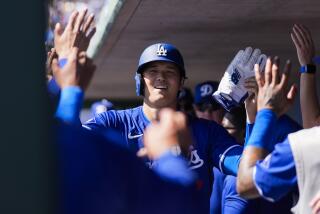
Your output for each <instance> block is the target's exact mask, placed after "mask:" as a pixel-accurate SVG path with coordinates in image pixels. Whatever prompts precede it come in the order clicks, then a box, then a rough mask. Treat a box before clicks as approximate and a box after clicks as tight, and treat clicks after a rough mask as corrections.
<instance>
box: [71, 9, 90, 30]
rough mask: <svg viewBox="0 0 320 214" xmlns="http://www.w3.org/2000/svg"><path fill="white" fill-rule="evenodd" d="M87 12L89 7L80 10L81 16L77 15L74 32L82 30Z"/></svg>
mask: <svg viewBox="0 0 320 214" xmlns="http://www.w3.org/2000/svg"><path fill="white" fill-rule="evenodd" d="M87 12H88V9H85V10H83V11H81V12H80V14H79V16H78V17H77V19H76V22H75V25H74V28H73V32H74V33H77V32H80V30H81V29H80V28H81V26H82V24H83V22H84V19H85V17H86V15H87Z"/></svg>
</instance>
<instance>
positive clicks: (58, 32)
mask: <svg viewBox="0 0 320 214" xmlns="http://www.w3.org/2000/svg"><path fill="white" fill-rule="evenodd" d="M62 33H63V30H62V27H61V24H60V23H59V22H58V23H57V24H56V26H55V27H54V37H55V38H58V37H59V36H61V35H62Z"/></svg>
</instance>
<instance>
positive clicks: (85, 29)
mask: <svg viewBox="0 0 320 214" xmlns="http://www.w3.org/2000/svg"><path fill="white" fill-rule="evenodd" d="M93 20H94V14H90V16H89V17H88V18H87V20H86V22H85V23H84V25H83V28H82V32H83V33H84V34H85V35H87V34H88V31H89V29H90V26H91V24H92V22H93Z"/></svg>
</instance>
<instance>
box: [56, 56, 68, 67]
mask: <svg viewBox="0 0 320 214" xmlns="http://www.w3.org/2000/svg"><path fill="white" fill-rule="evenodd" d="M67 62H68V59H67V58H62V59H59V62H58V63H59V67H60V68H63V67H64V66H65V65H66V64H67Z"/></svg>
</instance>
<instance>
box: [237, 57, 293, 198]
mask: <svg viewBox="0 0 320 214" xmlns="http://www.w3.org/2000/svg"><path fill="white" fill-rule="evenodd" d="M289 72H290V62H287V63H286V66H285V69H284V72H283V74H282V76H281V79H280V75H279V59H278V58H275V59H274V62H273V63H272V61H271V59H270V58H269V59H268V60H267V64H266V68H265V73H264V79H263V80H262V76H261V73H260V71H259V66H256V69H255V73H256V79H257V83H258V87H259V92H258V99H257V105H258V115H257V118H256V124H255V126H254V127H253V130H252V135H251V137H250V139H249V142H248V145H247V147H246V148H245V149H244V153H243V156H242V159H241V162H240V167H239V171H238V177H237V191H238V192H239V194H240V195H242V196H244V197H248V198H252V197H258V196H259V194H258V189H257V188H256V186H255V185H254V181H253V174H254V166H255V164H256V162H257V161H259V160H263V159H264V158H265V157H266V155H267V154H268V152H270V150H269V149H270V146H269V145H270V143H272V135H271V133H272V132H273V129H274V126H275V124H276V120H277V116H279V115H281V114H283V113H284V112H286V110H287V109H288V107H289V106H290V105H291V104H292V103H293V98H294V97H295V87H294V86H292V87H291V88H290V91H289V92H287V91H286V87H287V85H288V77H289ZM270 141H271V142H270Z"/></svg>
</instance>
